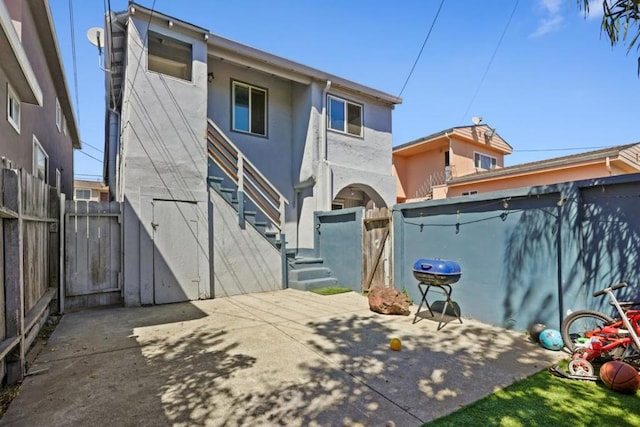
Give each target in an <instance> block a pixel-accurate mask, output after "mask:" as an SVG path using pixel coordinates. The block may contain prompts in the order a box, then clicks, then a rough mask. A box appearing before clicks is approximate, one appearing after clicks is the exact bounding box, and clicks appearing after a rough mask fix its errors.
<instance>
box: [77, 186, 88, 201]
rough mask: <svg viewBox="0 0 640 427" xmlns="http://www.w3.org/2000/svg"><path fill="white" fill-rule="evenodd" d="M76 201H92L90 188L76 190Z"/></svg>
mask: <svg viewBox="0 0 640 427" xmlns="http://www.w3.org/2000/svg"><path fill="white" fill-rule="evenodd" d="M74 199H76V200H91V189H89V188H76V189H75V196H74Z"/></svg>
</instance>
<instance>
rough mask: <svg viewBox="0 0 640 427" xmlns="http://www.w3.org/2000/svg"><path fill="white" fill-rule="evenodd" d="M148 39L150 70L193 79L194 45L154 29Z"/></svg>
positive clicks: (184, 78)
mask: <svg viewBox="0 0 640 427" xmlns="http://www.w3.org/2000/svg"><path fill="white" fill-rule="evenodd" d="M147 40H148V49H147V51H148V54H147V68H148V69H149V71H155V72H157V73H162V74H166V75H168V76H172V77H176V78H179V79H182V80H189V81H191V68H192V62H193V53H192V52H193V47H192V46H191V45H190V44H189V43H185V42H181V41H179V40H175V39H172V38H170V37H167V36H165V35H162V34H158V33H154V32H153V31H149V32H148V36H147Z"/></svg>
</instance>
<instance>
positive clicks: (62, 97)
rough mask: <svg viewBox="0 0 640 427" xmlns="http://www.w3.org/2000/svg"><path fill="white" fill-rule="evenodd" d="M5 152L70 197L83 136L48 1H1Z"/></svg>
mask: <svg viewBox="0 0 640 427" xmlns="http://www.w3.org/2000/svg"><path fill="white" fill-rule="evenodd" d="M0 97H2V103H1V110H2V117H1V118H0V156H1V157H2V158H3V161H4V166H6V167H13V168H23V169H25V170H27V171H28V172H29V173H31V174H32V175H34V176H36V177H38V178H40V179H42V180H44V181H45V182H46V183H48V184H49V185H51V186H53V187H57V188H58V189H59V190H60V191H61V192H62V193H64V194H66V195H67V198H69V199H71V197H72V196H73V149H74V148H80V137H79V135H78V128H77V126H76V119H75V116H74V113H73V109H72V106H71V98H70V95H69V91H68V89H67V84H66V81H65V75H64V70H63V66H62V61H61V58H60V52H59V50H58V44H57V41H56V35H55V31H54V28H53V22H52V19H51V12H50V10H49V3H48V2H47V1H46V0H0Z"/></svg>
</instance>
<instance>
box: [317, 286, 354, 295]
mask: <svg viewBox="0 0 640 427" xmlns="http://www.w3.org/2000/svg"><path fill="white" fill-rule="evenodd" d="M311 292H314V293H316V294H320V295H335V294H343V293H345V292H351V289H349V288H341V287H339V286H328V287H326V288H318V289H311Z"/></svg>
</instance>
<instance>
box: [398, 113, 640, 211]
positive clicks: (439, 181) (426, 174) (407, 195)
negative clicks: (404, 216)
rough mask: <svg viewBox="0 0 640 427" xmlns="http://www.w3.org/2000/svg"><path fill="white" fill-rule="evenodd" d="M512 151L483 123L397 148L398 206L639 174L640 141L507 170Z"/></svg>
mask: <svg viewBox="0 0 640 427" xmlns="http://www.w3.org/2000/svg"><path fill="white" fill-rule="evenodd" d="M512 151H513V149H512V148H511V146H510V145H509V144H507V142H506V141H505V140H504V139H502V138H501V137H500V135H498V134H497V133H496V132H495V130H494V129H492V128H490V127H489V126H487V125H484V124H478V125H473V126H461V127H456V128H451V129H448V130H445V131H442V132H438V133H435V134H433V135H429V136H426V137H424V138H420V139H417V140H415V141H411V142H408V143H406V144H402V145H399V146H397V147H394V149H393V173H394V175H395V176H396V177H397V200H398V202H399V203H402V202H411V201H419V200H427V199H443V198H448V197H456V196H468V195H474V194H478V193H488V192H492V191H500V190H508V189H513V188H521V187H531V186H535V185H549V184H558V183H562V182H569V181H578V180H584V179H591V178H602V177H607V176H612V175H623V174H629V173H638V172H640V143H635V144H626V145H619V146H613V147H608V148H604V149H600V150H596V151H589V152H585V153H579V154H572V155H569V156H562V157H555V158H551V159H546V160H540V161H536V162H530V163H522V164H518V165H513V166H507V167H505V166H504V156H505V155H508V154H511V153H512Z"/></svg>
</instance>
